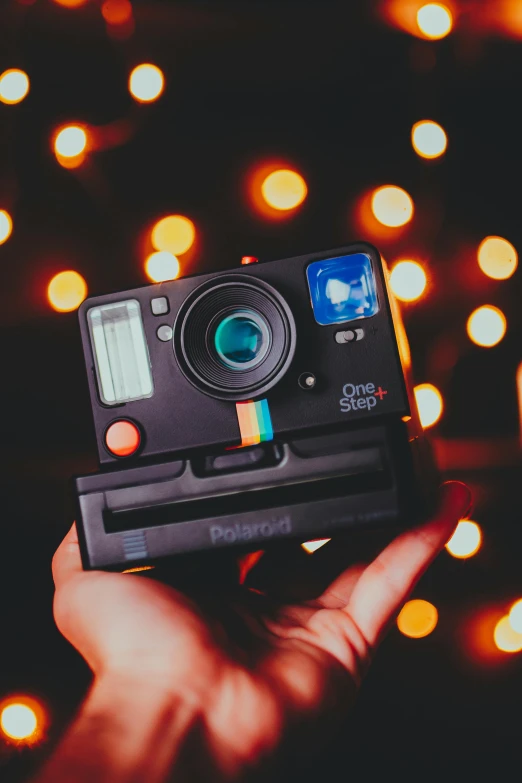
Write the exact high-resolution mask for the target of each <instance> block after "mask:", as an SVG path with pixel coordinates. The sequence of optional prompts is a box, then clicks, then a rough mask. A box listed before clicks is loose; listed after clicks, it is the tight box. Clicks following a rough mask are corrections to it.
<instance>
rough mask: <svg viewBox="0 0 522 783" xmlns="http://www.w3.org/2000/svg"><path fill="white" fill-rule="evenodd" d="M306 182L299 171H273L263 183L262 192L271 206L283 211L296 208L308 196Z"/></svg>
mask: <svg viewBox="0 0 522 783" xmlns="http://www.w3.org/2000/svg"><path fill="white" fill-rule="evenodd" d="M307 193H308V188H307V187H306V182H305V181H304V179H303V178H302V176H301V175H300V174H298V173H297V171H292V170H291V169H279V170H277V171H272V173H271V174H269V175H268V176H267V177H266V178H265V179H264V180H263V182H262V184H261V194H262V196H263V198H264V200H265V201H266V202H267V204H268V205H269V206H270V207H273V208H274V209H280V210H283V211H286V210H290V209H295V208H296V207H298V206H299V205H300V204H302V203H303V201H304V200H305V198H306V195H307Z"/></svg>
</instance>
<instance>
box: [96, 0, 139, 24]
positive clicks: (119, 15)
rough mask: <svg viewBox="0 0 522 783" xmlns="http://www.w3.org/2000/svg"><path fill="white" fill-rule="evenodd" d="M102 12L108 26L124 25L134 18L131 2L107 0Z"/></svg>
mask: <svg viewBox="0 0 522 783" xmlns="http://www.w3.org/2000/svg"><path fill="white" fill-rule="evenodd" d="M101 12H102V16H103V18H104V19H105V21H106V22H107V24H113V25H122V24H125V23H126V22H129V21H130V19H131V18H132V6H131V4H130V2H129V0H105V2H103V3H102V6H101Z"/></svg>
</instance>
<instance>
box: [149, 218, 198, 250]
mask: <svg viewBox="0 0 522 783" xmlns="http://www.w3.org/2000/svg"><path fill="white" fill-rule="evenodd" d="M195 238H196V229H195V227H194V223H193V222H192V220H190V219H189V218H188V217H185V216H184V215H168V216H167V217H164V218H162V219H161V220H158V222H157V223H156V224H155V226H154V228H153V229H152V233H151V241H152V245H153V247H154V248H155V249H156V250H167V251H168V252H169V253H173V254H174V255H182V254H183V253H186V252H187V250H189V249H190V248H191V247H192V245H193V244H194V239H195Z"/></svg>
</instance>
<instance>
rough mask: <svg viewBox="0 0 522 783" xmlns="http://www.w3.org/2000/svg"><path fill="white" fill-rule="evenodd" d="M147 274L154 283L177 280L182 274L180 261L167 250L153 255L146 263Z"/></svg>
mask: <svg viewBox="0 0 522 783" xmlns="http://www.w3.org/2000/svg"><path fill="white" fill-rule="evenodd" d="M145 272H146V273H147V277H148V278H149V279H150V280H152V282H153V283H163V282H164V281H165V280H175V279H176V278H177V277H178V275H179V272H180V267H179V261H178V259H177V258H176V256H175V255H173V254H172V253H169V252H168V251H167V250H160V251H158V252H157V253H151V254H150V255H149V256H148V258H147V259H146V261H145Z"/></svg>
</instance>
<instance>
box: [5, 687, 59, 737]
mask: <svg viewBox="0 0 522 783" xmlns="http://www.w3.org/2000/svg"><path fill="white" fill-rule="evenodd" d="M46 720H47V717H46V713H45V710H44V708H43V706H42V705H41V704H40V703H39V702H38V701H37V700H36V699H34V698H32V697H30V696H12V697H10V698H8V699H4V700H3V701H2V702H0V732H1V734H3V735H4V737H5V738H7V739H9V740H12V741H15V742H17V744H20V745H21V744H34V743H36V742H38V741H39V740H40V739H42V736H43V733H44V730H45V724H46Z"/></svg>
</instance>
